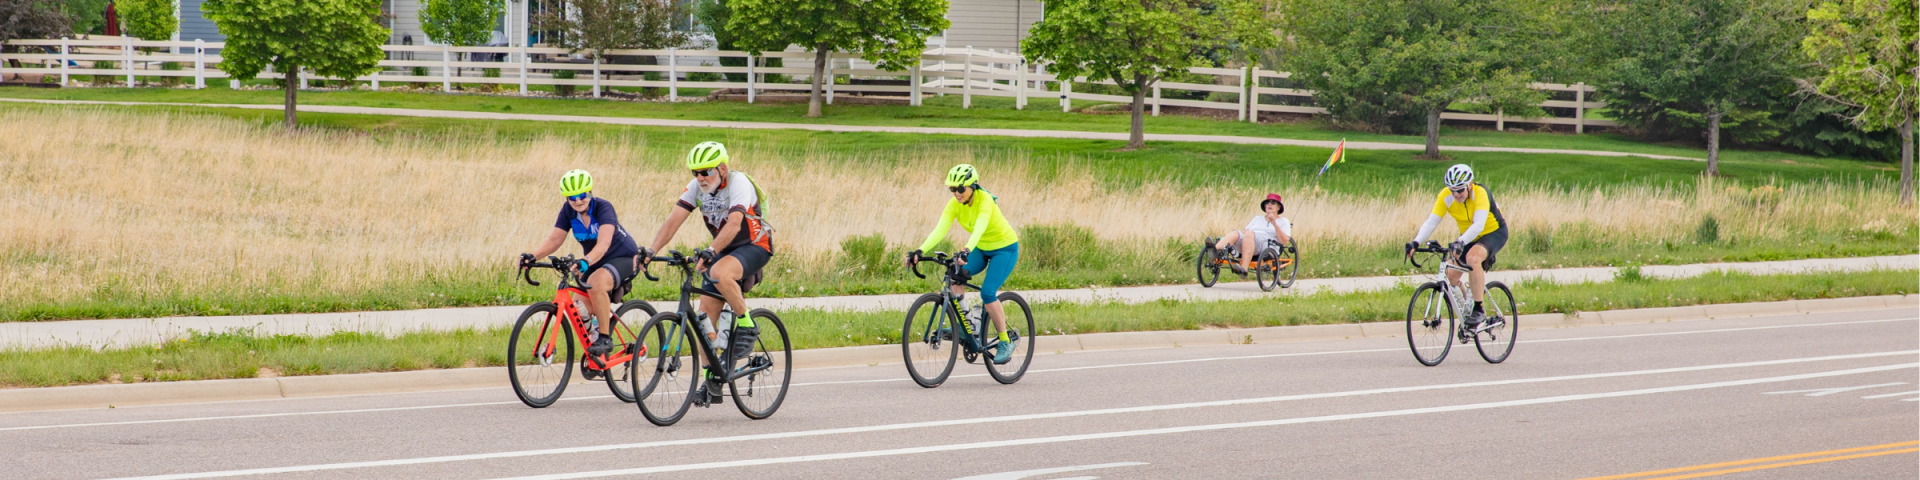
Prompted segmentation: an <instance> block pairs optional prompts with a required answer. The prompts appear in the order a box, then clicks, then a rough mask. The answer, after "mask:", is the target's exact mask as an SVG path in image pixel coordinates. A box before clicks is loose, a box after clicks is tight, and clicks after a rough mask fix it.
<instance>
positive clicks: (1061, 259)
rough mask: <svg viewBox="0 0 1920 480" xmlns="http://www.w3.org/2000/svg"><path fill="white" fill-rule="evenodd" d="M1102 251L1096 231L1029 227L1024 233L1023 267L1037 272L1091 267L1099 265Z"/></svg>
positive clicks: (1069, 226)
mask: <svg viewBox="0 0 1920 480" xmlns="http://www.w3.org/2000/svg"><path fill="white" fill-rule="evenodd" d="M1099 247H1100V242H1099V240H1096V239H1094V238H1093V231H1092V230H1088V229H1087V228H1086V227H1082V226H1079V225H1074V224H1070V223H1068V224H1051V225H1029V226H1027V227H1025V228H1021V229H1020V257H1021V258H1020V263H1022V264H1025V265H1030V266H1033V267H1034V268H1039V269H1045V270H1063V269H1068V268H1076V267H1081V266H1090V265H1093V264H1094V263H1095V262H1097V261H1099V258H1100V248H1099Z"/></svg>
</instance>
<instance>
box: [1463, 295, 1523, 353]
mask: <svg viewBox="0 0 1920 480" xmlns="http://www.w3.org/2000/svg"><path fill="white" fill-rule="evenodd" d="M1485 305H1486V307H1487V320H1493V319H1495V318H1498V319H1500V321H1501V324H1500V325H1497V326H1494V327H1493V328H1489V329H1486V330H1482V331H1480V332H1479V333H1476V334H1474V336H1473V347H1474V348H1477V349H1479V350H1480V358H1484V359H1486V360H1487V363H1500V362H1504V361H1507V355H1510V354H1512V353H1513V342H1514V336H1515V335H1516V334H1518V333H1520V310H1519V309H1518V307H1516V306H1515V305H1514V303H1513V290H1509V289H1507V284H1504V283H1500V282H1487V301H1486V303H1485ZM1483 325H1484V324H1483Z"/></svg>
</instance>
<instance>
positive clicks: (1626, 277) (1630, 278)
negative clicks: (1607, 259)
mask: <svg viewBox="0 0 1920 480" xmlns="http://www.w3.org/2000/svg"><path fill="white" fill-rule="evenodd" d="M1646 280H1647V277H1646V275H1643V274H1641V273H1640V266H1639V265H1628V266H1624V267H1620V268H1618V269H1615V270H1614V272H1613V281H1616V282H1629V283H1638V282H1644V281H1646Z"/></svg>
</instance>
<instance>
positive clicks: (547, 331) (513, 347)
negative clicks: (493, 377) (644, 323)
mask: <svg viewBox="0 0 1920 480" xmlns="http://www.w3.org/2000/svg"><path fill="white" fill-rule="evenodd" d="M532 260H533V257H531V256H525V257H521V260H520V279H521V280H523V281H525V282H527V284H529V285H534V286H539V285H540V282H538V281H535V280H534V279H533V277H532V275H531V273H532V270H533V269H535V268H541V269H553V270H554V271H555V272H558V273H559V274H560V284H559V285H557V287H558V288H557V291H556V292H555V293H554V295H553V301H551V302H540V303H536V304H533V305H530V306H528V307H527V310H526V311H524V312H521V313H520V319H519V320H516V321H514V322H513V337H511V338H509V339H508V340H507V378H508V379H510V380H512V381H513V393H514V394H515V395H519V396H520V401H521V402H523V403H526V404H527V406H529V407H533V408H541V407H545V406H548V405H552V404H553V402H554V401H556V400H559V399H560V394H561V393H562V392H565V391H566V390H567V383H568V382H569V381H571V380H572V378H573V364H574V359H575V358H579V359H580V375H581V376H582V377H584V378H585V379H587V380H595V379H598V378H601V377H604V378H605V380H606V382H607V388H608V389H611V390H613V396H614V397H616V398H619V399H620V401H623V402H627V403H633V402H634V401H635V398H636V397H634V395H633V388H632V386H633V383H632V382H631V381H630V378H629V377H631V376H632V375H633V370H632V368H631V362H628V360H631V359H632V358H633V357H634V355H636V354H644V352H638V351H635V350H636V349H642V348H644V347H642V346H640V345H637V344H635V343H634V341H633V340H634V339H635V338H638V337H637V336H636V335H634V333H633V327H632V326H630V325H628V324H627V323H626V322H623V321H621V320H620V319H621V318H625V317H627V316H628V315H627V314H628V313H629V312H633V311H635V310H638V311H640V312H642V313H641V314H640V316H639V318H642V319H645V318H650V317H652V316H653V314H654V313H655V312H654V310H653V305H650V304H648V303H647V302H646V301H645V300H634V301H630V302H622V301H621V299H622V297H624V296H626V293H627V292H628V291H629V290H631V286H632V283H631V282H632V279H628V282H627V283H622V284H620V285H619V286H617V287H614V291H612V292H609V293H608V298H609V299H610V300H611V301H612V302H613V303H615V304H617V305H619V306H618V307H617V308H615V309H614V311H613V318H609V319H605V321H606V322H608V325H610V326H611V327H610V328H609V329H608V331H609V332H611V333H610V334H611V335H613V345H614V348H613V350H611V351H609V352H607V354H606V355H586V356H584V357H575V353H574V350H575V349H576V348H577V347H578V346H580V345H593V338H591V336H593V335H598V334H599V326H597V325H592V324H588V323H586V322H587V320H586V317H587V311H586V310H587V295H589V293H588V292H589V290H591V289H592V287H591V286H589V285H587V282H586V279H585V278H582V277H583V276H584V275H583V272H580V271H578V270H579V263H580V261H579V260H578V259H575V258H573V257H572V256H567V257H552V256H549V257H547V260H548V261H546V262H534V261H532Z"/></svg>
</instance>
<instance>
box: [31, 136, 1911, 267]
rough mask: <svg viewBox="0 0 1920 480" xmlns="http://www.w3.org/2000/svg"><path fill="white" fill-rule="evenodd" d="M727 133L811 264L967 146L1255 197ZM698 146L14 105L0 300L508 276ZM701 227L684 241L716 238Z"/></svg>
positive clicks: (1871, 209) (1621, 208)
mask: <svg viewBox="0 0 1920 480" xmlns="http://www.w3.org/2000/svg"><path fill="white" fill-rule="evenodd" d="M730 147H731V149H732V152H733V157H734V158H735V159H736V160H735V161H736V166H737V168H739V169H740V170H743V171H747V172H749V173H751V174H752V175H753V176H754V177H755V178H757V179H760V180H761V181H762V182H763V183H765V184H766V185H765V186H766V187H767V188H768V190H769V191H770V192H771V194H772V196H773V197H774V204H773V205H772V209H773V211H772V214H773V220H774V221H775V222H776V224H777V225H778V227H779V232H778V233H776V240H777V241H778V242H779V245H780V248H781V254H782V256H783V257H785V258H784V259H782V260H776V262H785V263H788V265H808V264H818V263H821V262H822V260H823V259H826V258H828V257H831V256H832V255H834V252H835V251H836V249H837V248H838V245H839V242H840V241H841V240H843V239H845V238H847V237H850V236H856V235H868V234H873V233H880V234H882V235H884V236H885V238H886V239H887V240H888V242H889V243H893V244H918V243H919V241H920V240H921V239H922V238H923V236H924V235H925V234H926V233H927V231H928V230H929V229H930V228H931V227H932V223H933V222H934V221H935V220H936V219H937V218H938V217H939V213H940V209H941V208H942V206H943V202H945V201H946V198H947V194H946V190H945V189H944V186H943V185H942V184H941V183H940V181H939V178H940V174H941V172H944V171H945V169H946V168H947V167H948V166H950V165H952V164H954V163H960V162H970V163H974V164H976V165H979V166H980V167H981V168H982V171H983V172H984V174H985V185H986V186H987V187H988V188H989V189H990V190H991V191H992V192H993V193H995V194H997V195H999V196H1000V197H1001V199H1002V200H1001V202H1002V205H1003V206H1004V208H1005V209H1006V211H1007V212H1008V214H1009V217H1010V220H1011V221H1013V222H1014V223H1016V224H1020V225H1037V224H1069V223H1070V224H1075V225H1079V226H1083V227H1085V228H1087V229H1089V230H1091V231H1092V232H1093V234H1094V235H1095V236H1096V237H1097V238H1100V239H1103V240H1113V241H1117V242H1131V243H1137V244H1141V245H1149V244H1153V243H1154V242H1162V241H1164V240H1165V239H1167V238H1197V237H1199V236H1201V235H1204V234H1218V233H1220V232H1222V231H1225V230H1228V229H1232V228H1238V227H1240V226H1242V225H1243V224H1244V222H1246V221H1247V219H1248V218H1250V217H1252V216H1253V214H1254V208H1253V206H1254V203H1255V199H1257V198H1258V197H1259V196H1260V195H1261V194H1263V193H1264V192H1261V191H1257V189H1256V188H1253V187H1233V188H1227V189H1217V190H1205V191H1195V190H1190V189H1185V188H1181V187H1177V186H1174V184H1172V183H1147V184H1142V185H1128V186H1118V187H1116V186H1113V185H1103V184H1102V183H1101V182H1099V181H1097V180H1096V179H1095V175H1093V174H1092V172H1093V170H1092V169H1094V168H1099V166H1098V165H1089V164H1080V165H1077V166H1070V167H1067V168H1065V169H1058V168H1056V169H1053V170H1049V171H1048V173H1047V174H1045V175H1042V174H1039V173H1036V172H1037V170H1038V169H1037V168H1036V167H1034V163H1033V162H1031V161H1029V159H1027V158H1026V157H1024V156H1023V154H1021V153H1019V152H1008V151H994V152H974V151H971V150H967V149H964V148H953V149H940V148H926V149H921V150H913V151H904V152H899V155H898V156H894V157H890V158H846V157H839V156H835V155H833V154H829V153H824V152H823V151H822V150H819V149H811V148H807V147H806V146H786V145H771V144H756V143H752V142H749V143H745V144H738V145H730ZM684 148H686V145H681V144H679V143H677V142H675V143H671V144H668V143H661V142H654V141H652V140H650V139H647V138H642V137H634V138H599V139H579V138H569V137H560V136H556V137H550V138H544V139H539V140H535V141H524V142H503V141H498V140H495V139H492V138H489V137H487V136H485V135H484V134H483V133H471V134H447V135H439V136H431V137H407V136H368V135H357V134H350V133H327V132H306V133H300V134H285V133H282V132H280V131H279V130H278V129H277V128H273V127H270V126H261V125H256V124H252V123H248V122H243V121H238V120H233V119H228V118H223V117H209V116H196V115H188V114H166V113H138V112H125V111H114V110H97V109H61V108H48V109H16V110H8V111H6V112H5V113H0V205H4V207H5V211H6V212H8V213H7V214H6V215H5V216H4V217H0V265H4V266H5V269H6V272H7V274H6V275H5V276H4V277H0V302H15V301H28V300H31V301H38V302H49V301H52V302H58V301H62V300H72V299H86V298H95V297H107V296H117V297H121V298H126V297H129V296H131V297H143V296H166V295H183V294H184V295H186V296H219V295H274V294H281V293H286V292H294V291H298V292H304V293H316V292H322V293H324V292H333V293H352V292H358V291H365V290H367V289H373V288H378V287H380V286H382V285H394V284H397V283H404V282H409V281H414V280H422V281H430V280H432V279H435V278H445V277H446V276H453V275H463V274H470V273H472V272H476V271H496V270H498V269H502V268H504V267H505V266H507V265H508V264H509V263H510V262H511V261H512V260H513V258H514V257H515V256H516V254H518V253H519V252H522V251H524V250H526V249H527V248H528V247H529V246H531V245H533V244H534V243H535V242H537V241H538V240H540V239H541V238H542V237H543V236H544V235H546V234H547V232H548V229H550V228H551V227H549V225H551V222H552V221H553V218H554V215H555V214H556V212H558V210H559V208H560V207H561V204H562V203H561V200H560V198H559V195H558V193H557V191H556V186H555V180H556V179H557V177H558V175H559V174H560V173H561V172H564V171H566V170H568V169H573V168H584V169H587V170H590V171H592V172H594V173H595V175H596V181H597V184H598V192H597V193H598V194H599V195H600V196H602V197H605V198H607V199H609V200H611V201H613V202H614V203H615V204H616V205H617V206H618V207H619V208H620V212H621V218H622V220H623V222H624V224H625V225H626V227H627V228H628V229H629V231H631V232H632V233H633V234H634V235H635V236H636V237H639V238H641V239H642V241H643V242H644V241H645V240H647V239H650V238H652V235H653V232H654V229H655V228H656V227H657V226H658V225H659V222H661V221H662V219H663V218H665V215H666V214H667V213H668V212H669V209H670V208H671V207H670V205H671V204H672V199H673V198H675V197H677V196H678V195H679V194H680V192H681V186H682V185H684V184H685V183H686V182H687V181H688V180H690V178H689V176H688V175H687V174H686V173H685V172H684V170H681V169H680V168H678V165H679V164H680V158H681V156H682V155H684V154H683V153H682V152H683V149H684ZM1496 181H1497V180H1496ZM1271 188H1274V189H1276V190H1278V191H1280V193H1282V194H1283V195H1286V196H1287V197H1288V199H1289V202H1288V211H1287V216H1288V217H1290V218H1291V219H1292V220H1293V221H1294V222H1295V223H1296V224H1297V225H1298V227H1297V228H1296V230H1295V233H1296V235H1298V236H1299V237H1300V239H1301V241H1302V242H1303V243H1304V244H1306V245H1336V244H1338V245H1382V244H1389V245H1391V244H1398V243H1400V242H1403V241H1405V239H1406V237H1409V236H1411V234H1412V232H1413V231H1414V230H1415V228H1416V227H1417V225H1418V223H1419V222H1420V221H1422V220H1423V219H1424V218H1425V216H1426V211H1427V210H1428V208H1429V207H1430V205H1431V203H1432V198H1433V197H1432V195H1433V192H1434V191H1437V189H1438V188H1437V187H1421V188H1415V187H1413V186H1409V187H1407V188H1404V189H1402V190H1401V191H1397V192H1385V193H1382V194H1380V195H1377V196H1356V195H1340V194H1327V193H1319V192H1314V191H1310V190H1306V189H1305V188H1303V186H1300V185H1284V186H1274V187H1271ZM1766 188H1770V187H1766ZM1495 192H1496V197H1497V198H1498V200H1499V202H1500V204H1501V206H1502V209H1503V210H1504V212H1505V214H1506V217H1507V218H1508V220H1509V222H1510V223H1512V224H1514V225H1515V226H1516V227H1517V228H1528V227H1533V228H1549V229H1560V228H1563V227H1566V226H1569V225H1572V226H1578V227H1581V228H1584V229H1585V230H1583V231H1587V232H1591V234H1592V235H1597V236H1604V237H1608V238H1614V239H1632V240H1648V239H1653V240H1661V239H1674V240H1682V239H1685V238H1686V236H1687V235H1689V234H1690V232H1692V231H1693V230H1694V229H1695V226H1696V225H1697V224H1698V223H1699V222H1700V221H1701V219H1702V218H1703V217H1705V216H1707V215H1713V216H1715V217H1716V218H1717V219H1718V221H1719V222H1720V223H1721V231H1722V232H1725V233H1724V234H1725V235H1727V236H1734V237H1746V238H1785V237H1786V236H1789V235H1792V234H1793V233H1794V232H1799V231H1805V230H1807V229H1821V230H1834V231H1843V230H1849V229H1868V230H1873V229H1878V230H1884V231H1890V232H1906V231H1910V230H1913V229H1915V228H1916V225H1915V224H1916V216H1915V210H1914V209H1913V208H1912V207H1899V206H1896V205H1895V204H1894V202H1893V201H1892V200H1893V197H1892V194H1891V189H1890V188H1887V186H1885V185H1832V184H1829V185H1817V186H1810V187H1793V188H1788V189H1786V190H1784V191H1765V192H1758V193H1756V192H1755V191H1748V190H1738V191H1728V190H1725V189H1723V188H1722V187H1720V186H1716V185H1714V184H1712V183H1711V182H1705V183H1703V184H1701V185H1699V186H1697V187H1695V188H1692V189H1688V190H1668V189H1658V188H1650V187H1624V188H1613V189H1605V190H1591V191H1576V192H1566V191H1557V190H1551V189H1523V190H1519V191H1502V190H1498V189H1496V190H1495ZM696 223H697V220H695V221H692V222H689V224H688V225H685V226H684V227H683V228H682V229H681V231H680V234H679V236H677V237H676V240H675V241H676V244H680V245H703V244H705V243H706V241H707V238H706V237H707V234H706V232H705V231H704V229H703V228H701V227H700V226H698V225H697V224H696ZM954 231H955V232H956V233H958V232H960V230H959V229H954ZM1442 231H1443V232H1447V231H1452V227H1451V226H1446V227H1443V229H1442ZM789 268H791V267H789Z"/></svg>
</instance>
